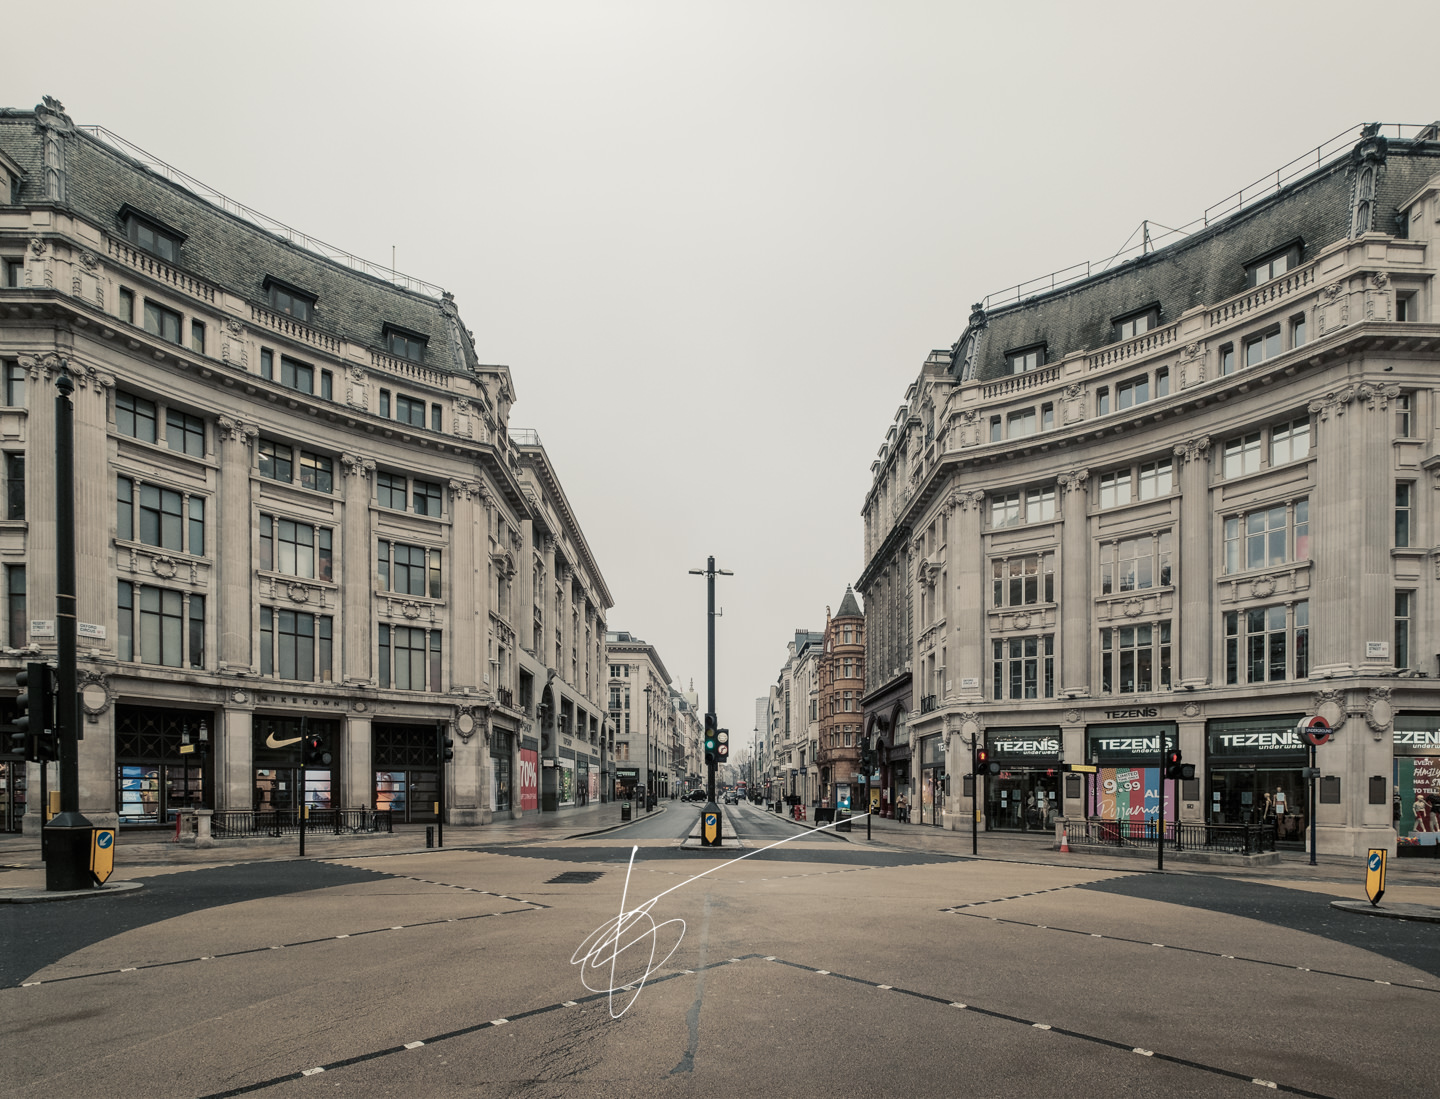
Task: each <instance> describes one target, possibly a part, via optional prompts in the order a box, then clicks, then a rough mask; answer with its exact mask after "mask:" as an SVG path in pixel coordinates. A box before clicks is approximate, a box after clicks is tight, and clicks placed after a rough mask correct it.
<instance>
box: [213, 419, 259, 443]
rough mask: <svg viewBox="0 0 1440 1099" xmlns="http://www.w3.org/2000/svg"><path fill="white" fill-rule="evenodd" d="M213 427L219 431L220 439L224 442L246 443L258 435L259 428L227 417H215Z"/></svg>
mask: <svg viewBox="0 0 1440 1099" xmlns="http://www.w3.org/2000/svg"><path fill="white" fill-rule="evenodd" d="M215 426H216V427H218V428H219V429H220V431H219V435H220V438H221V440H222V441H225V442H231V443H248V442H250V441H251V440H252V439H255V438H258V437H259V435H260V428H259V427H257V426H256V425H255V424H247V423H245V422H244V421H242V420H236V419H233V418H231V417H229V416H217V417H216V418H215Z"/></svg>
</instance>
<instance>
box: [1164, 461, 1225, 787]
mask: <svg viewBox="0 0 1440 1099" xmlns="http://www.w3.org/2000/svg"><path fill="white" fill-rule="evenodd" d="M1175 464H1176V465H1177V466H1178V467H1179V469H1178V470H1177V477H1178V480H1179V484H1180V529H1179V530H1178V531H1177V532H1176V535H1175V537H1174V538H1172V540H1171V544H1172V545H1173V546H1174V552H1175V553H1176V554H1177V555H1178V557H1179V560H1178V561H1176V562H1174V563H1173V565H1172V568H1174V569H1175V576H1176V579H1177V580H1178V582H1179V588H1180V600H1179V602H1180V620H1179V621H1178V622H1177V623H1175V640H1176V642H1177V645H1176V651H1177V652H1178V653H1179V656H1180V660H1179V669H1178V670H1176V671H1173V672H1172V673H1171V676H1172V678H1171V682H1172V683H1174V684H1175V686H1176V687H1177V688H1179V689H1182V690H1183V689H1185V688H1189V689H1192V690H1193V689H1197V688H1203V687H1205V686H1206V685H1207V684H1212V683H1213V682H1214V680H1213V677H1212V672H1211V661H1212V660H1213V659H1214V654H1215V645H1216V641H1215V638H1217V637H1218V638H1219V639H1220V642H1219V643H1220V644H1223V643H1224V630H1223V629H1222V628H1221V626H1220V623H1219V622H1218V621H1217V620H1216V619H1215V617H1214V608H1213V602H1212V601H1213V599H1214V596H1215V561H1214V533H1213V527H1212V522H1213V521H1214V519H1213V517H1212V511H1211V507H1210V440H1209V439H1208V438H1200V439H1188V440H1186V441H1185V442H1183V443H1177V444H1176V445H1175ZM1219 522H1221V523H1222V524H1223V522H1224V519H1223V517H1221V518H1220V520H1219ZM1203 737H1204V732H1203V729H1202V731H1201V738H1202V739H1201V742H1200V743H1199V744H1197V745H1196V746H1195V751H1196V753H1197V754H1196V755H1194V756H1193V757H1191V756H1190V755H1189V751H1190V748H1189V746H1187V745H1184V744H1182V746H1181V749H1180V750H1181V751H1182V752H1185V753H1186V758H1187V759H1189V758H1194V759H1196V760H1200V759H1203V758H1204V739H1203Z"/></svg>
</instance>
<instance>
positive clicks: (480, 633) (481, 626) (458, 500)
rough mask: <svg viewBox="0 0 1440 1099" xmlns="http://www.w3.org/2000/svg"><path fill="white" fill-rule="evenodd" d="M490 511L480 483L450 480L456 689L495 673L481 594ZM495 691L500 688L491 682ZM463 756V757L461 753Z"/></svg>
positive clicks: (452, 672)
mask: <svg viewBox="0 0 1440 1099" xmlns="http://www.w3.org/2000/svg"><path fill="white" fill-rule="evenodd" d="M487 541H488V539H487V538H486V536H485V509H484V507H483V506H482V505H481V503H480V485H479V482H476V481H451V482H450V567H449V569H448V570H446V572H447V575H446V577H445V580H446V583H447V585H448V592H447V595H446V601H445V605H446V608H447V610H448V612H449V619H450V644H449V649H450V653H449V657H450V689H451V690H455V691H458V690H463V689H467V688H474V689H478V688H479V687H480V686H481V685H482V684H483V683H484V682H485V673H486V672H487V671H488V670H489V666H488V664H487V660H488V656H487V654H486V636H487V631H488V629H489V625H490V624H489V621H488V618H489V616H488V615H487V614H486V609H487V604H488V602H489V599H488V592H486V593H483V594H482V593H481V592H479V591H477V590H476V588H477V586H478V585H477V583H476V577H477V576H484V575H485V572H484V570H483V568H481V566H482V565H483V564H484V561H483V560H482V559H481V555H483V554H484V552H485V544H486V542H487ZM491 686H492V688H493V687H494V686H495V684H491ZM457 754H458V753H457Z"/></svg>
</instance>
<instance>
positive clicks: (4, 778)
mask: <svg viewBox="0 0 1440 1099" xmlns="http://www.w3.org/2000/svg"><path fill="white" fill-rule="evenodd" d="M15 718H16V712H15V700H14V699H13V698H0V727H3V729H4V732H5V734H6V735H4V736H3V737H0V832H19V831H21V830H22V821H23V820H24V817H25V781H26V777H25V757H24V755H22V754H21V753H19V752H13V751H11V750H10V745H11V741H10V736H9V735H8V734H10V733H13V732H15V728H14V726H15ZM37 793H38V791H37ZM36 805H37V807H38V805H39V799H38V798H37V799H36Z"/></svg>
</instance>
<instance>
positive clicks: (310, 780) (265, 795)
mask: <svg viewBox="0 0 1440 1099" xmlns="http://www.w3.org/2000/svg"><path fill="white" fill-rule="evenodd" d="M253 730H254V731H253V739H252V741H251V751H252V753H253V765H254V776H255V782H254V787H253V796H252V801H251V808H253V809H254V810H255V811H256V812H263V811H268V810H278V811H282V812H287V813H294V812H296V811H297V810H298V808H299V806H300V761H301V755H302V753H303V752H304V750H305V749H304V747H303V744H302V742H303V741H304V740H305V738H306V737H307V736H310V735H312V734H313V735H316V736H319V737H320V738H321V741H322V743H323V745H324V749H325V751H327V752H329V753H330V766H328V767H308V766H307V767H306V768H305V793H304V803H305V804H306V805H308V806H310V808H312V809H330V808H335V807H336V806H337V804H338V802H339V796H340V792H339V790H338V789H336V787H335V780H336V776H338V775H339V774H340V773H341V764H340V752H341V747H342V746H341V744H340V722H338V721H336V720H334V719H332V718H314V717H265V716H260V715H257V716H256V718H255V721H254V726H253Z"/></svg>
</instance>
